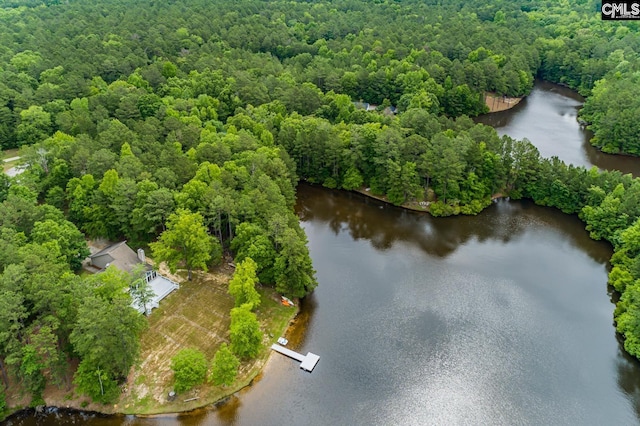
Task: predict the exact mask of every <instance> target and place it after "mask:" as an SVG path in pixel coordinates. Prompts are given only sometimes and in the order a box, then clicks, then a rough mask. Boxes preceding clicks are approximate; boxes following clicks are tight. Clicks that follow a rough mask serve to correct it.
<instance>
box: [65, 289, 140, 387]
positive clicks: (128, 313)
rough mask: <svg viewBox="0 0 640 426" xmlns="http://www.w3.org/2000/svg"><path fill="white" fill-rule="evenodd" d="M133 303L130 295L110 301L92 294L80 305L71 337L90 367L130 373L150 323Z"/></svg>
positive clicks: (120, 375)
mask: <svg viewBox="0 0 640 426" xmlns="http://www.w3.org/2000/svg"><path fill="white" fill-rule="evenodd" d="M130 303H131V299H130V298H128V297H126V298H115V299H113V300H111V301H109V300H106V299H103V298H101V297H96V296H89V297H87V298H86V299H85V300H84V301H83V303H82V304H81V305H80V307H79V309H78V319H77V322H76V324H75V327H74V329H73V331H72V332H71V336H70V341H71V343H72V344H73V348H74V350H75V352H76V353H77V354H78V355H79V356H80V358H81V359H82V361H83V362H86V368H87V371H98V370H104V371H105V372H106V374H107V375H108V376H109V377H112V378H114V379H116V378H124V377H126V376H127V374H128V373H129V368H131V366H132V365H133V363H134V362H135V360H136V359H137V357H138V354H139V352H140V340H139V337H140V333H142V331H143V330H144V328H145V327H146V322H145V320H144V317H142V316H141V315H140V314H139V313H137V312H136V311H135V310H134V309H133V308H132V307H131V306H130Z"/></svg>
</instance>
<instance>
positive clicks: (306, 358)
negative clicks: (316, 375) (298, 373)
mask: <svg viewBox="0 0 640 426" xmlns="http://www.w3.org/2000/svg"><path fill="white" fill-rule="evenodd" d="M271 349H273V350H274V351H276V352H280V353H281V354H282V355H285V356H288V357H289V358H293V359H295V360H296V361H300V368H302V369H303V370H305V371H308V372H311V371H313V369H314V367H315V366H316V364H317V363H318V361H320V357H319V356H318V355H316V354H312V353H311V352H308V353H307V354H306V355H302V354H299V353H298V352H295V351H292V350H291V349H287V348H285V347H283V346H280V345H276V344H275V343H274V344H273V345H271Z"/></svg>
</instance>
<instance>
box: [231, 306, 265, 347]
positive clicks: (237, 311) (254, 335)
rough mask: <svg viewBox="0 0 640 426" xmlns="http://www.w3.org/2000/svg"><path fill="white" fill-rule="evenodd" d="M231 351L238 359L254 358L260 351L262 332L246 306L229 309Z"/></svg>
mask: <svg viewBox="0 0 640 426" xmlns="http://www.w3.org/2000/svg"><path fill="white" fill-rule="evenodd" d="M229 334H230V338H231V351H232V352H233V353H234V354H236V355H237V356H239V357H240V358H245V359H247V358H254V357H255V356H256V355H258V352H259V351H260V343H261V342H262V332H261V331H260V324H259V323H258V318H257V317H256V314H254V313H253V312H251V307H250V306H249V305H247V304H245V305H242V306H240V307H238V308H233V309H231V326H230V327H229Z"/></svg>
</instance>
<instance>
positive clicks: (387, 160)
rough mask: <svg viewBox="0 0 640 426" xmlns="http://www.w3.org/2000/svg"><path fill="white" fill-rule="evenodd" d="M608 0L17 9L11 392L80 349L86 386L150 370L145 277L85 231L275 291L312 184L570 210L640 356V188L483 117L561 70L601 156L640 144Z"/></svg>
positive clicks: (2, 274) (298, 249) (11, 16)
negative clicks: (202, 243) (604, 243)
mask: <svg viewBox="0 0 640 426" xmlns="http://www.w3.org/2000/svg"><path fill="white" fill-rule="evenodd" d="M599 8H600V2H598V1H593V0H561V1H554V2H549V1H541V0H516V1H505V0H497V1H492V2H487V1H481V0H470V1H464V2H463V1H444V2H443V1H438V0H426V1H418V0H406V1H391V0H377V1H362V0H335V1H330V0H323V1H315V2H308V1H280V0H274V1H268V2H267V1H257V0H240V1H228V0H217V1H213V2H212V1H204V0H189V1H185V2H174V1H166V2H157V1H154V0H151V1H149V0H146V1H138V2H133V1H127V0H105V1H101V2H89V1H86V0H68V1H57V0H45V1H39V0H13V1H11V0H10V1H5V2H3V3H2V6H1V7H0V23H1V25H0V71H1V72H0V146H1V147H2V148H3V149H11V148H19V149H20V156H21V157H22V158H21V161H22V164H23V166H24V168H25V169H24V173H21V174H19V175H18V176H16V177H11V178H10V177H8V176H7V175H4V174H2V175H0V370H1V373H2V377H3V382H4V383H5V384H6V383H7V382H8V376H9V375H13V376H15V377H18V378H19V379H20V380H21V381H22V383H23V386H24V388H25V389H26V390H27V391H29V392H31V394H32V395H33V400H34V404H36V403H37V402H38V401H39V400H40V398H41V392H42V389H43V388H44V385H45V384H46V383H47V382H49V383H58V384H60V385H62V384H63V383H62V381H63V380H64V379H63V378H64V374H63V372H64V371H65V370H66V369H67V367H68V365H69V364H70V363H72V362H79V367H78V369H77V371H76V375H75V379H74V381H75V383H76V384H77V385H78V386H79V388H80V389H87V392H89V391H88V389H91V387H92V386H93V387H95V383H97V382H96V378H99V380H100V383H101V384H102V380H105V381H109V382H110V383H114V384H117V383H121V382H122V381H123V380H124V378H125V377H126V375H127V372H128V370H129V369H130V367H131V366H132V365H133V363H134V362H135V360H136V356H137V354H138V352H139V347H138V341H137V338H138V336H139V334H140V332H141V331H142V330H143V328H144V326H145V323H144V318H143V317H141V316H139V315H137V313H136V312H135V311H134V310H133V309H132V308H130V299H129V297H130V296H129V295H127V294H126V293H124V292H123V291H122V290H123V288H128V287H129V286H131V284H132V282H133V281H135V279H136V277H131V276H128V275H126V274H125V275H123V274H119V273H117V272H116V271H111V272H110V273H107V274H98V275H93V276H84V275H80V274H77V273H76V272H77V271H78V270H79V267H80V265H81V261H82V260H83V259H84V258H85V257H86V255H87V254H88V249H87V246H86V242H85V239H86V238H108V239H112V240H117V239H127V240H128V241H131V242H133V243H135V244H139V245H145V246H146V245H149V246H150V247H151V248H152V250H153V251H154V254H155V255H156V257H158V258H159V259H161V260H168V261H170V262H173V264H174V265H177V264H180V263H181V262H182V263H181V264H182V265H184V266H186V267H188V269H189V270H191V269H192V268H208V267H211V266H214V265H215V264H216V263H219V262H220V261H221V260H222V256H223V253H230V254H231V255H233V256H234V258H235V260H236V262H238V263H240V262H242V261H245V260H247V259H251V260H253V261H254V262H255V270H256V274H257V276H258V278H259V281H260V282H261V283H263V284H267V285H272V286H274V287H275V289H276V290H277V291H278V292H280V293H282V294H285V295H287V296H290V297H304V296H305V295H307V294H308V293H309V292H311V291H312V290H313V289H314V288H315V286H316V285H317V282H316V280H315V277H314V271H313V268H312V265H311V260H310V258H309V253H308V250H307V247H306V237H305V235H304V232H303V231H302V229H301V228H300V225H299V223H298V218H297V216H296V215H295V214H294V212H293V205H294V202H295V188H296V185H297V183H298V181H299V180H300V179H302V180H305V181H307V182H310V183H315V184H319V185H324V186H325V187H328V188H338V189H344V190H361V189H364V188H369V189H370V191H371V193H373V194H374V195H378V196H384V197H386V199H387V200H388V201H389V202H391V203H393V204H396V205H403V204H406V203H410V202H425V203H429V211H430V213H431V214H432V215H434V216H448V215H455V214H477V213H478V212H480V211H482V210H483V209H484V208H485V207H486V206H488V205H489V204H490V203H491V197H492V196H493V195H495V194H503V195H508V196H510V197H512V198H514V199H518V198H530V199H533V200H534V201H535V202H536V203H538V204H541V205H547V206H553V207H556V208H558V209H560V210H562V211H563V212H565V213H568V214H577V215H578V216H579V217H580V218H581V219H582V220H583V221H584V222H585V224H586V228H587V230H588V231H589V232H590V234H591V236H592V238H595V239H605V240H608V241H609V242H611V244H612V245H613V247H614V249H615V254H614V256H613V258H612V264H613V269H612V271H611V274H610V283H611V284H612V285H613V286H614V287H615V289H616V290H617V291H618V292H620V294H621V297H620V300H619V302H618V304H617V308H616V311H615V314H614V315H615V320H616V327H617V330H618V332H619V333H620V334H621V335H622V336H624V338H625V340H624V342H625V343H624V346H625V349H626V350H627V351H628V352H629V353H630V354H632V355H634V356H636V357H640V302H639V301H640V221H639V220H638V218H639V217H640V181H638V180H637V179H634V178H633V177H631V176H630V175H622V173H620V172H615V171H614V172H599V171H598V170H596V169H592V170H586V169H584V168H582V167H574V166H572V165H566V164H564V163H563V162H561V161H559V160H558V159H557V158H550V159H548V158H541V156H540V155H539V153H538V151H537V149H536V148H535V147H534V146H533V145H531V144H530V143H529V142H528V141H526V140H523V141H516V140H512V139H511V138H509V137H499V136H498V135H497V134H496V132H495V130H494V129H492V128H490V127H487V126H484V125H481V124H474V122H473V121H472V120H471V119H470V118H469V117H473V116H477V115H479V114H482V113H486V112H487V107H486V106H485V104H484V94H485V93H486V92H492V93H496V94H498V95H506V96H523V95H526V94H527V93H528V92H529V91H530V90H531V88H532V86H533V82H534V79H535V78H541V79H546V80H549V81H553V82H556V83H561V84H564V85H567V86H569V87H572V88H574V89H576V90H578V91H579V92H580V93H582V94H583V95H585V96H586V98H587V101H586V104H585V107H584V109H583V110H582V112H581V119H583V120H584V121H585V123H588V125H589V126H590V127H591V128H592V129H593V130H594V133H595V137H594V140H593V141H592V142H593V143H594V144H595V145H596V146H598V147H600V148H601V149H602V150H603V151H605V152H609V153H619V154H631V155H640V142H639V141H640V125H638V124H637V121H638V120H636V119H635V118H636V117H637V116H638V114H640V96H636V94H637V93H636V92H637V91H638V90H639V89H638V87H640V85H638V84H637V83H638V82H637V81H636V80H637V79H638V67H639V66H640V60H639V58H638V52H640V32H639V31H638V26H637V23H635V22H630V23H628V22H612V21H606V22H603V21H601V20H600V14H599ZM363 103H367V104H371V105H375V107H374V108H373V109H375V111H368V110H364V109H362V108H361V105H362V104H363ZM182 220H184V221H187V220H188V221H191V222H192V223H191V224H190V225H189V226H193V227H195V228H192V229H198V230H199V232H200V231H201V232H203V233H204V235H205V237H204V238H207V239H209V241H210V244H208V245H206V247H205V249H204V252H202V250H200V252H201V253H199V256H195V257H193V258H190V259H191V260H188V259H176V258H175V253H172V252H171V250H168V248H170V247H169V246H170V245H171V243H169V241H170V240H171V239H172V238H173V240H174V243H175V238H174V237H175V235H172V231H175V228H179V223H180V222H181V221H182ZM185 226H186V225H185ZM170 237H171V238H170ZM177 238H178V240H180V239H181V238H182V239H184V238H186V237H184V236H182V237H180V235H179V234H178V237H177ZM163 242H164V243H166V244H164V243H163ZM114 332H115V333H114ZM116 336H117V338H116ZM66 385H68V384H66ZM89 393H90V392H89ZM1 394H2V393H1V392H0V396H1ZM3 402H4V399H3V398H2V397H0V411H2V409H3V406H2V405H3Z"/></svg>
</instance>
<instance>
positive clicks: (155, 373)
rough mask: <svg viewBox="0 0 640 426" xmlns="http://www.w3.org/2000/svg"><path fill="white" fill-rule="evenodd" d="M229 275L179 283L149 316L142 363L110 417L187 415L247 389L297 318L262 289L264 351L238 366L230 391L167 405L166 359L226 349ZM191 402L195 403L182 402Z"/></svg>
mask: <svg viewBox="0 0 640 426" xmlns="http://www.w3.org/2000/svg"><path fill="white" fill-rule="evenodd" d="M231 274H232V270H230V269H227V270H222V271H219V272H218V273H214V274H206V275H204V274H202V275H197V276H195V277H194V280H193V281H191V282H188V281H182V283H181V284H180V290H178V291H177V292H174V293H173V294H171V295H170V296H169V297H168V298H166V299H164V300H163V301H162V303H161V304H160V308H158V309H156V310H154V311H153V313H152V314H151V316H150V317H149V329H148V330H147V331H146V332H145V333H144V335H143V336H142V341H141V345H142V354H141V360H142V361H141V363H140V364H139V366H138V367H137V368H136V369H135V371H134V372H133V374H132V375H131V376H130V377H129V380H128V381H127V382H128V386H129V387H128V389H127V390H126V392H125V393H124V394H123V396H122V398H121V400H120V402H119V404H118V405H116V406H114V407H113V411H118V412H124V413H127V414H158V413H169V412H179V411H186V410H191V409H194V408H197V407H201V406H203V405H207V404H210V403H213V402H215V401H218V400H220V399H222V398H224V397H226V396H228V395H230V394H232V393H234V392H236V391H237V390H239V389H241V388H242V387H244V386H247V385H248V384H250V383H251V381H252V380H253V378H254V377H255V376H256V375H257V374H258V373H259V372H260V369H261V368H262V366H263V365H264V363H265V362H266V359H267V358H268V356H269V349H268V347H269V346H270V345H271V343H273V342H274V341H275V340H276V339H277V338H278V336H280V335H282V333H283V332H284V330H285V329H286V327H287V325H288V324H289V322H290V321H291V319H292V318H293V317H294V316H295V313H296V310H294V309H292V308H286V307H284V306H282V305H281V304H280V303H279V296H278V295H277V294H275V293H274V292H273V291H272V290H271V289H267V288H262V289H259V291H260V293H261V296H262V305H261V306H260V308H259V309H258V310H257V311H256V313H257V315H258V319H259V320H260V323H261V328H262V331H263V332H264V340H263V343H264V347H263V349H262V350H261V352H260V354H259V355H258V357H257V358H256V359H255V360H252V361H250V362H244V363H242V364H241V365H240V371H239V374H238V378H237V379H236V382H235V383H234V384H233V385H232V386H229V387H221V386H214V385H212V384H208V383H207V384H204V385H202V386H199V387H197V388H195V389H192V390H191V391H189V392H185V393H184V394H179V395H177V397H176V399H175V400H174V401H167V394H168V392H169V391H170V390H172V384H173V373H172V371H171V368H170V364H171V357H173V356H174V355H175V354H176V353H177V352H178V351H179V350H180V349H183V348H188V347H191V348H196V349H199V350H201V351H202V352H204V353H205V354H206V356H207V359H209V360H211V359H213V355H214V354H215V352H216V351H217V350H218V348H219V347H220V345H221V344H222V343H224V342H226V343H229V334H228V330H229V323H230V318H229V312H230V311H231V308H233V299H232V298H231V296H229V295H228V294H227V286H228V280H229V279H230V277H231ZM271 336H273V337H271ZM190 398H198V399H196V400H193V401H189V402H184V400H185V399H190ZM100 411H104V409H102V410H100ZM110 411H111V410H110Z"/></svg>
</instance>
